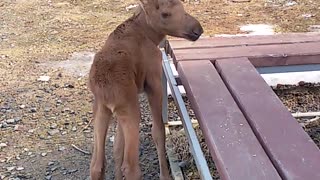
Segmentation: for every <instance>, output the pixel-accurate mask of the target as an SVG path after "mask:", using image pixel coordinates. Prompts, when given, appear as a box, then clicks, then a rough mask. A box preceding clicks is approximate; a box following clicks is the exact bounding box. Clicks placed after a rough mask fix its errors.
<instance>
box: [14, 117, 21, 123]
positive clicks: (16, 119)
mask: <svg viewBox="0 0 320 180" xmlns="http://www.w3.org/2000/svg"><path fill="white" fill-rule="evenodd" d="M21 119H22V118H21V117H16V118H14V121H15V122H20V121H21Z"/></svg>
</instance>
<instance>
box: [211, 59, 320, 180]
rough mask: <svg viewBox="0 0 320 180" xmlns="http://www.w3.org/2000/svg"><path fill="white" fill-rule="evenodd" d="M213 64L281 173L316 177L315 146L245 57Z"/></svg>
mask: <svg viewBox="0 0 320 180" xmlns="http://www.w3.org/2000/svg"><path fill="white" fill-rule="evenodd" d="M216 67H217V68H218V70H219V72H220V75H221V77H222V78H223V80H224V81H225V83H226V84H227V86H228V87H229V91H230V92H231V93H232V94H233V97H234V98H235V100H236V101H237V102H238V105H239V106H240V108H241V109H242V112H243V113H244V115H245V116H246V117H247V120H248V121H249V122H250V124H251V126H252V128H253V130H254V131H255V134H256V136H257V137H258V138H259V140H260V142H261V144H262V145H263V146H264V148H265V150H266V152H267V153H268V155H269V157H270V158H271V160H272V161H273V163H274V165H275V167H276V168H277V169H278V172H280V174H281V175H282V177H283V178H284V179H289V180H319V179H320V151H319V149H318V147H317V146H316V145H315V143H314V142H313V141H312V139H311V138H310V137H309V136H308V134H307V133H306V132H305V131H304V130H303V129H302V127H301V126H300V125H299V124H298V122H297V121H296V119H294V118H293V116H292V115H291V113H290V112H289V111H288V110H287V108H286V107H285V106H284V105H283V104H282V102H281V101H280V99H279V98H278V96H277V95H276V94H275V93H274V92H273V91H272V89H271V88H270V87H269V86H268V85H267V84H266V83H265V81H264V79H263V78H262V77H261V76H260V74H259V73H258V72H257V71H256V69H255V68H254V66H253V65H252V64H251V63H250V62H249V60H248V59H246V58H242V59H233V60H218V61H216Z"/></svg>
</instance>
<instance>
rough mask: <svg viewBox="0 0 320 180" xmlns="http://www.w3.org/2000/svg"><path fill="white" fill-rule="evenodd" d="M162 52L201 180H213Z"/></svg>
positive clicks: (163, 63) (171, 87) (166, 71)
mask: <svg viewBox="0 0 320 180" xmlns="http://www.w3.org/2000/svg"><path fill="white" fill-rule="evenodd" d="M161 51H162V59H163V61H162V67H163V69H164V72H165V75H166V77H167V79H168V82H169V86H170V89H171V93H172V96H173V98H174V99H175V102H176V103H178V110H179V113H180V115H181V117H182V124H183V127H184V129H185V131H186V134H187V138H188V141H189V145H190V149H191V154H192V155H193V157H194V160H195V163H196V166H197V169H198V172H199V174H200V178H201V179H203V180H212V176H211V173H210V170H209V168H208V164H207V161H206V159H205V156H204V154H203V152H202V150H201V146H200V143H199V141H198V139H197V135H196V132H195V130H194V129H193V126H192V122H191V120H190V117H189V115H188V111H187V108H186V106H185V104H184V101H183V99H182V96H181V94H180V91H179V89H178V85H177V82H176V80H175V78H174V76H173V73H172V71H171V68H170V64H169V60H168V57H167V55H166V53H165V51H164V50H163V49H161Z"/></svg>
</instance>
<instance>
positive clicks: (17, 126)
mask: <svg viewBox="0 0 320 180" xmlns="http://www.w3.org/2000/svg"><path fill="white" fill-rule="evenodd" d="M13 130H15V131H21V130H23V126H22V125H15V126H14V128H13Z"/></svg>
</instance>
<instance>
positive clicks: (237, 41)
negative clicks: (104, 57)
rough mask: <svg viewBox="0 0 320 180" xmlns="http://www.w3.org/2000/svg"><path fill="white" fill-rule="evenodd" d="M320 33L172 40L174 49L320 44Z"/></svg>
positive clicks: (171, 44) (171, 43)
mask: <svg viewBox="0 0 320 180" xmlns="http://www.w3.org/2000/svg"><path fill="white" fill-rule="evenodd" d="M319 41H320V33H289V34H275V35H260V36H234V37H205V38H200V39H198V40H197V41H195V42H193V41H186V40H184V39H181V38H179V39H170V42H169V44H170V46H171V48H172V49H174V50H177V49H194V48H217V47H230V46H254V45H267V44H288V43H304V42H319Z"/></svg>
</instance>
